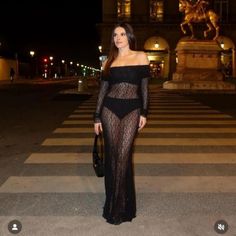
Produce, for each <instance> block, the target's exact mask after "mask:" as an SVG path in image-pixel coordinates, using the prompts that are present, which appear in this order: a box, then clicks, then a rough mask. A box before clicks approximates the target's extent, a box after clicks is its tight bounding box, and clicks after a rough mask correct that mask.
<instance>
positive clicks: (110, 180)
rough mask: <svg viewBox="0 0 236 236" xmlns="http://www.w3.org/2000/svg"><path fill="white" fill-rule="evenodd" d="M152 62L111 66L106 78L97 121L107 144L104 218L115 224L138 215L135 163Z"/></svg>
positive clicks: (146, 106) (101, 87)
mask: <svg viewBox="0 0 236 236" xmlns="http://www.w3.org/2000/svg"><path fill="white" fill-rule="evenodd" d="M149 77H150V73H149V65H130V66H119V67H111V68H110V74H109V76H108V77H106V78H105V77H102V80H101V85H100V91H99V95H98V100H97V107H96V112H95V123H99V122H101V123H102V127H103V134H104V144H105V190H106V201H105V205H104V210H103V217H104V218H105V219H106V220H107V222H109V223H111V224H120V223H122V222H125V221H131V220H132V219H133V218H134V217H135V216H136V199H135V187H134V173H133V163H132V153H133V143H134V139H135V137H136V135H137V130H138V125H139V119H140V115H142V116H146V115H147V108H148V78H149Z"/></svg>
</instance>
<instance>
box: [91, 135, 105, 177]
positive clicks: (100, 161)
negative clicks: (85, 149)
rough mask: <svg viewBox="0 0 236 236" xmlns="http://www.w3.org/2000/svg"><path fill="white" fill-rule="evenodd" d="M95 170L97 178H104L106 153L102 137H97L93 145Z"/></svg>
mask: <svg viewBox="0 0 236 236" xmlns="http://www.w3.org/2000/svg"><path fill="white" fill-rule="evenodd" d="M93 169H94V171H95V174H96V176H97V177H103V176H104V152H103V142H102V135H101V134H99V135H95V137H94V144H93Z"/></svg>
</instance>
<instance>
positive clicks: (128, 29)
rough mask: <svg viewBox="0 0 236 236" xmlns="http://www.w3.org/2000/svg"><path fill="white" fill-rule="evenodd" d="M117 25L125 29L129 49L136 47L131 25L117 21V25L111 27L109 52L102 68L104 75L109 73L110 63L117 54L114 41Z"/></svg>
mask: <svg viewBox="0 0 236 236" xmlns="http://www.w3.org/2000/svg"><path fill="white" fill-rule="evenodd" d="M117 27H121V28H123V29H124V30H125V33H126V35H127V38H128V43H129V48H130V49H131V50H135V49H136V38H135V35H134V31H133V28H132V26H131V25H130V24H128V23H125V22H122V23H118V24H117V25H115V27H114V28H113V31H112V34H111V46H110V52H109V55H108V58H107V62H106V65H105V68H104V74H105V75H108V74H109V69H110V67H111V64H112V62H113V61H114V60H115V59H116V57H117V55H118V48H117V47H116V45H115V43H114V31H115V29H116V28H117Z"/></svg>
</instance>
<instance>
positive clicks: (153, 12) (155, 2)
mask: <svg viewBox="0 0 236 236" xmlns="http://www.w3.org/2000/svg"><path fill="white" fill-rule="evenodd" d="M163 6H164V1H163V0H150V20H151V21H157V22H163V16H164V7H163Z"/></svg>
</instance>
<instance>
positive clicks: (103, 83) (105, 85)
mask: <svg viewBox="0 0 236 236" xmlns="http://www.w3.org/2000/svg"><path fill="white" fill-rule="evenodd" d="M108 87H109V83H108V81H107V80H106V79H105V78H103V77H102V79H101V83H100V89H99V93H98V98H97V106H96V111H95V113H94V123H100V122H101V120H100V115H101V109H102V105H103V100H104V97H105V95H106V93H107V90H108Z"/></svg>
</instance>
